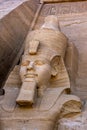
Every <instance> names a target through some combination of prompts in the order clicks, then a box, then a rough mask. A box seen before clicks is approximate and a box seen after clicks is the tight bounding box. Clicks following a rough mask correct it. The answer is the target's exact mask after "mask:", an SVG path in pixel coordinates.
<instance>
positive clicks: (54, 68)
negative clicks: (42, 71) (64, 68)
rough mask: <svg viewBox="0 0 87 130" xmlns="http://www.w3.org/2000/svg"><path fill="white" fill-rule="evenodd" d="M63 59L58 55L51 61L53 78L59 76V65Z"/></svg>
mask: <svg viewBox="0 0 87 130" xmlns="http://www.w3.org/2000/svg"><path fill="white" fill-rule="evenodd" d="M60 59H61V57H60V56H58V55H56V56H54V57H53V58H52V60H51V67H52V72H51V75H52V76H56V75H57V74H58V69H59V64H60Z"/></svg>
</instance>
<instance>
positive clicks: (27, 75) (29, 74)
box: [25, 73, 37, 77]
mask: <svg viewBox="0 0 87 130" xmlns="http://www.w3.org/2000/svg"><path fill="white" fill-rule="evenodd" d="M25 76H26V77H35V76H37V74H35V73H27V74H26V75H25Z"/></svg>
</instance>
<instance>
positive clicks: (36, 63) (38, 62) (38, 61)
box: [35, 60, 45, 65]
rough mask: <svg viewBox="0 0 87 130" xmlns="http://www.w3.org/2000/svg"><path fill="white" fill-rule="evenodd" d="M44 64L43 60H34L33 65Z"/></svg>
mask: <svg viewBox="0 0 87 130" xmlns="http://www.w3.org/2000/svg"><path fill="white" fill-rule="evenodd" d="M43 64H45V63H44V62H43V61H40V60H37V61H35V65H43Z"/></svg>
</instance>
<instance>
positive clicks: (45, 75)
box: [20, 57, 51, 86]
mask: <svg viewBox="0 0 87 130" xmlns="http://www.w3.org/2000/svg"><path fill="white" fill-rule="evenodd" d="M20 75H21V79H22V81H23V80H24V79H26V78H34V79H35V80H36V82H37V84H38V86H39V85H40V86H41V85H46V84H48V82H49V80H50V78H51V65H50V61H48V60H46V59H45V58H35V59H32V58H31V57H29V60H27V59H26V60H24V61H23V62H22V64H21V69H20Z"/></svg>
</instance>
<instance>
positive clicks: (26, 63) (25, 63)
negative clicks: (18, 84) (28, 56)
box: [21, 61, 29, 66]
mask: <svg viewBox="0 0 87 130" xmlns="http://www.w3.org/2000/svg"><path fill="white" fill-rule="evenodd" d="M21 65H23V66H27V65H29V61H23V62H22V63H21Z"/></svg>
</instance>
